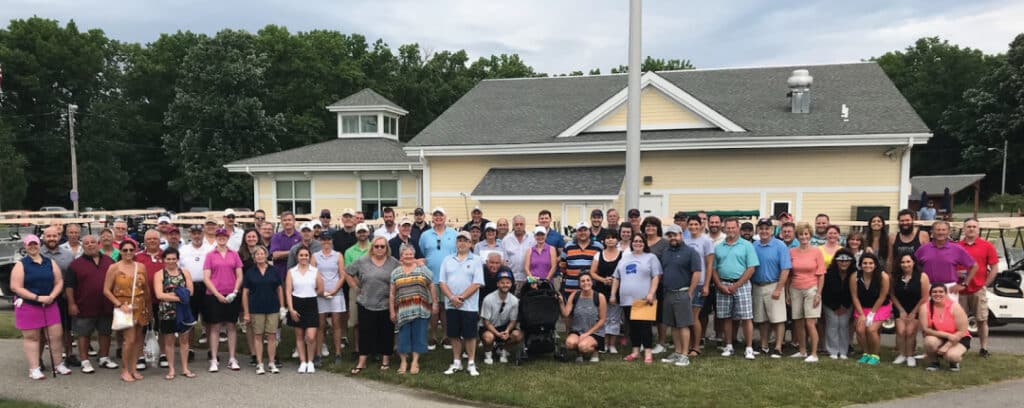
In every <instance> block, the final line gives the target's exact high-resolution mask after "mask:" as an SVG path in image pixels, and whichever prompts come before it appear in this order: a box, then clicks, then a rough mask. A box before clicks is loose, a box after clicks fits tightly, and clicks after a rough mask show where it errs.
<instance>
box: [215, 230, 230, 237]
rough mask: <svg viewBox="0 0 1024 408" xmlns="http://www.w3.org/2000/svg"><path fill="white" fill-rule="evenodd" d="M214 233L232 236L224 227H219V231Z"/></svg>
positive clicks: (219, 235)
mask: <svg viewBox="0 0 1024 408" xmlns="http://www.w3.org/2000/svg"><path fill="white" fill-rule="evenodd" d="M213 235H214V236H217V237H230V236H231V235H230V234H228V230H226V229H224V228H217V232H214V233H213Z"/></svg>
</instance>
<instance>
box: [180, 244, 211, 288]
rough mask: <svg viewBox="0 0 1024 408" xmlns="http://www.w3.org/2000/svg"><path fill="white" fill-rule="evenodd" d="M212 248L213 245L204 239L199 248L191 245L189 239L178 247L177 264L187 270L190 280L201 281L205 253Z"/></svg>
mask: <svg viewBox="0 0 1024 408" xmlns="http://www.w3.org/2000/svg"><path fill="white" fill-rule="evenodd" d="M214 248H215V247H214V246H213V245H209V244H208V243H207V242H206V241H205V240H204V241H203V245H202V246H200V247H199V248H196V247H195V245H192V242H191V241H189V242H188V243H187V244H185V245H182V246H181V247H179V248H178V253H179V256H178V266H179V267H180V268H182V269H184V270H186V271H188V274H189V276H191V277H192V282H202V281H203V264H205V263H206V254H208V253H210V251H213V249H214Z"/></svg>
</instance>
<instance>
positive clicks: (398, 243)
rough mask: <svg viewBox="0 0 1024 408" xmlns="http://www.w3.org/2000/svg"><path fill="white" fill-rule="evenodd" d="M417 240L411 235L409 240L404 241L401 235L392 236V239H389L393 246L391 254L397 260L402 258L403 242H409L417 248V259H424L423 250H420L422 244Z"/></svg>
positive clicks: (389, 244) (390, 244) (389, 243)
mask: <svg viewBox="0 0 1024 408" xmlns="http://www.w3.org/2000/svg"><path fill="white" fill-rule="evenodd" d="M416 242H417V241H415V240H413V239H412V237H411V236H410V238H409V242H405V241H402V236H401V235H398V236H395V237H394V238H391V240H390V241H388V246H390V247H391V256H392V257H394V258H395V259H397V260H402V253H401V251H400V250H401V249H402V244H409V245H412V247H413V248H415V249H416V255H415V257H416V259H423V258H424V256H423V252H422V251H420V246H419V245H418V244H417V243H416Z"/></svg>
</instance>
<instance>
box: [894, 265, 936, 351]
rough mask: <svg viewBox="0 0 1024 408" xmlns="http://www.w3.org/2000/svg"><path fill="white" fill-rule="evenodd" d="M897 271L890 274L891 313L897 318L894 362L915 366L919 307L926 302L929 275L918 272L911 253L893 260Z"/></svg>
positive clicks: (929, 284) (929, 285)
mask: <svg viewBox="0 0 1024 408" xmlns="http://www.w3.org/2000/svg"><path fill="white" fill-rule="evenodd" d="M896 264H897V265H899V270H898V271H899V272H898V273H896V274H895V275H894V276H893V280H892V284H891V285H890V286H891V287H892V293H890V295H889V296H890V298H891V299H892V304H893V306H895V308H894V310H893V315H894V317H896V359H895V360H893V362H892V363H893V364H896V365H900V364H903V363H906V364H907V367H916V366H917V359H915V358H914V349H915V348H916V346H917V332H918V328H919V326H918V321H919V320H918V318H917V310H918V307H919V306H921V305H922V304H924V303H925V302H926V301H928V296H926V294H927V293H928V288H929V287H931V283H930V282H928V275H924V274H922V273H921V268H920V267H919V266H918V265H917V260H916V259H914V256H913V255H910V254H904V255H901V256H900V258H899V259H897V260H896Z"/></svg>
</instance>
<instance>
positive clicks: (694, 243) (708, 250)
mask: <svg viewBox="0 0 1024 408" xmlns="http://www.w3.org/2000/svg"><path fill="white" fill-rule="evenodd" d="M685 244H686V246H688V247H690V248H693V250H694V251H697V254H698V255H700V282H698V283H697V284H698V285H703V284H704V278H705V277H707V270H708V266H707V265H705V263H706V262H705V261H707V259H708V258H707V257H708V255H711V254H713V253H715V243H714V242H712V241H711V237H708V235H707V234H700V236H699V237H697V238H693V237H691V238H690V239H687V240H686V242H685Z"/></svg>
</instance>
